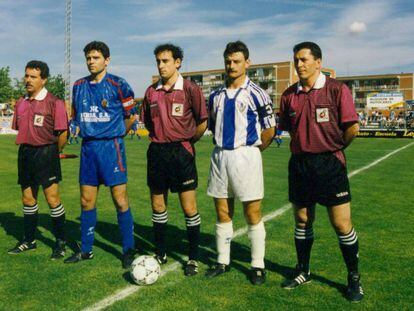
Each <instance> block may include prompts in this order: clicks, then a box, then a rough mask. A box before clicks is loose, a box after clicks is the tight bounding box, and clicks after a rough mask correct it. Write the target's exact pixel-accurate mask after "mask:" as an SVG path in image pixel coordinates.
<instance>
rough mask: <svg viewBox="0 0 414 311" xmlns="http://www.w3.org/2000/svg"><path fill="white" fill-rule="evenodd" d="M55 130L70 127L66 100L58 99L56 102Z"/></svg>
mask: <svg viewBox="0 0 414 311" xmlns="http://www.w3.org/2000/svg"><path fill="white" fill-rule="evenodd" d="M53 129H54V130H55V131H66V130H67V129H68V115H67V113H66V107H65V102H64V101H63V100H60V99H59V100H57V101H56V102H55V123H54V128H53Z"/></svg>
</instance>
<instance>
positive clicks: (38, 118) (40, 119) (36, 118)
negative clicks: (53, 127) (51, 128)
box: [33, 114, 45, 126]
mask: <svg viewBox="0 0 414 311" xmlns="http://www.w3.org/2000/svg"><path fill="white" fill-rule="evenodd" d="M44 120H45V117H44V116H41V115H39V114H35V116H34V120H33V124H34V125H36V126H43V121H44Z"/></svg>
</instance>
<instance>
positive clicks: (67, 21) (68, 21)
mask: <svg viewBox="0 0 414 311" xmlns="http://www.w3.org/2000/svg"><path fill="white" fill-rule="evenodd" d="M71 21H72V0H66V10H65V69H64V70H65V73H64V79H65V100H67V101H68V102H69V103H70V102H71V99H72V94H71V87H70V67H71V66H70V65H71V53H70V50H71Z"/></svg>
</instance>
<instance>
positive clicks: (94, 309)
mask: <svg viewBox="0 0 414 311" xmlns="http://www.w3.org/2000/svg"><path fill="white" fill-rule="evenodd" d="M412 145H414V142H411V143H409V144H407V145H405V146H403V147H401V148H398V149H396V150H394V151H392V152H390V153H387V154H386V155H385V156H383V157H381V158H379V159H377V160H375V161H373V162H371V163H370V164H368V165H365V166H363V167H361V168H359V169H357V170H355V171H352V172H350V173H349V174H348V177H349V178H351V177H353V176H355V175H357V174H359V173H361V172H363V171H365V170H367V169H369V168H371V167H373V166H375V165H377V164H378V163H380V162H382V161H384V160H386V159H388V158H389V157H391V156H392V155H394V154H396V153H398V152H400V151H401V150H404V149H406V148H408V147H410V146H412ZM290 208H291V204H290V203H288V204H285V205H283V206H282V207H281V208H278V209H277V210H275V211H273V212H271V213H269V214H267V215H265V216H263V221H264V222H267V221H270V220H272V219H274V218H277V217H279V216H281V215H283V214H284V213H285V212H286V211H288V210H289V209H290ZM247 230H248V227H247V226H245V227H243V228H240V229H238V230H236V231H235V232H234V234H233V239H235V238H237V237H239V236H242V235H244V234H246V233H247ZM180 266H181V264H180V263H179V262H177V261H176V262H174V263H173V264H170V265H168V266H166V267H165V268H163V269H162V272H161V275H160V277H163V276H164V275H165V274H167V273H169V272H173V271H175V270H177V269H178V268H179V267H180ZM142 288H143V286H137V285H128V286H126V287H124V288H122V289H120V290H119V291H117V292H115V293H114V294H112V295H110V296H108V297H106V298H104V299H102V300H101V301H98V302H97V303H95V304H94V305H92V306H90V307H88V308H85V309H84V311H98V310H103V309H104V308H106V307H109V306H110V305H112V304H114V303H115V302H117V301H119V300H122V299H124V298H126V297H128V296H130V295H132V294H134V293H136V292H137V291H139V290H140V289H142Z"/></svg>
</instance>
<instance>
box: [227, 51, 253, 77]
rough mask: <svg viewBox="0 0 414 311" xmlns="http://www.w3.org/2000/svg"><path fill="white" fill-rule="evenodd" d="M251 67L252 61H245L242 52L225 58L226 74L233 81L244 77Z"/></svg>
mask: <svg viewBox="0 0 414 311" xmlns="http://www.w3.org/2000/svg"><path fill="white" fill-rule="evenodd" d="M249 66H250V60H248V59H245V58H244V54H243V53H242V52H236V53H232V54H229V55H227V56H226V57H225V58H224V67H225V69H226V74H227V76H228V77H229V78H231V79H237V78H239V77H241V76H244V75H245V74H246V70H247V68H249Z"/></svg>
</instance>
